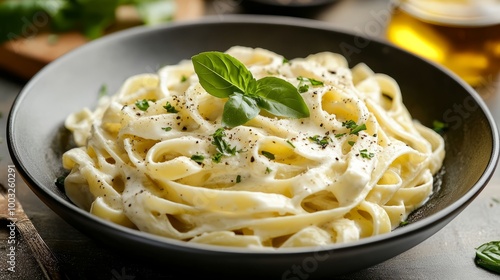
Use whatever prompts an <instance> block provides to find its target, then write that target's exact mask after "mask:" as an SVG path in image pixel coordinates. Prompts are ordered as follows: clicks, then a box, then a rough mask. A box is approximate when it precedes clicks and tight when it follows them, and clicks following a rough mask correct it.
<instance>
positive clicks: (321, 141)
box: [309, 135, 330, 148]
mask: <svg viewBox="0 0 500 280" xmlns="http://www.w3.org/2000/svg"><path fill="white" fill-rule="evenodd" d="M309 140H311V141H313V142H314V143H316V144H318V145H320V146H321V147H323V148H324V147H326V146H327V145H328V142H329V141H330V138H329V137H328V136H323V138H320V136H319V135H314V136H311V137H309Z"/></svg>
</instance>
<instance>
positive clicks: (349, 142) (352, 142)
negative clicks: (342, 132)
mask: <svg viewBox="0 0 500 280" xmlns="http://www.w3.org/2000/svg"><path fill="white" fill-rule="evenodd" d="M354 143H356V142H354V141H347V144H349V145H351V146H354Z"/></svg>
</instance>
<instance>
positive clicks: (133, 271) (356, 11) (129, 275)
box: [0, 0, 500, 280]
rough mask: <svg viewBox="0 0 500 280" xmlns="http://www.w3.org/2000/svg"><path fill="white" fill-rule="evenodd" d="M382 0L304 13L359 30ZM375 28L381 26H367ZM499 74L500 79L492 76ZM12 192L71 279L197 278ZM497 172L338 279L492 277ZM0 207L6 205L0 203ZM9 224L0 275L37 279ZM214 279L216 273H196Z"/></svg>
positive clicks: (499, 112)
mask: <svg viewBox="0 0 500 280" xmlns="http://www.w3.org/2000/svg"><path fill="white" fill-rule="evenodd" d="M240 2H241V1H234V0H231V1H228V0H215V1H207V2H206V5H207V13H212V14H218V15H220V16H221V17H223V16H224V14H227V13H240V12H245V10H242V7H241V5H240V4H241V3H240ZM387 2H388V1H387V0H380V1H377V0H339V1H337V2H336V3H333V4H331V5H328V6H324V7H322V8H321V9H316V10H314V11H312V12H310V13H308V17H311V18H315V19H319V20H324V21H328V22H331V23H332V24H333V25H336V26H339V27H342V28H346V29H349V30H363V28H364V27H365V26H366V24H367V23H368V22H369V21H373V20H376V18H375V16H374V15H376V14H377V11H382V10H383V9H385V8H386V7H387ZM370 35H375V36H382V34H370ZM498 80H500V79H498ZM23 86H24V82H23V81H20V80H17V79H15V78H13V77H12V76H10V75H8V74H6V73H0V112H1V114H2V116H1V118H0V137H1V140H0V183H2V184H4V185H6V184H7V173H8V171H7V169H8V168H7V167H8V165H11V164H12V160H11V159H10V157H9V154H8V150H7V144H6V140H5V139H6V135H5V131H6V122H7V116H8V113H9V109H10V106H11V104H12V102H13V100H14V98H15V97H16V95H17V93H18V92H19V91H20V90H21V89H22V87H23ZM480 92H481V94H482V96H483V98H484V100H485V101H486V103H487V105H488V106H489V108H490V110H491V112H492V114H493V116H494V118H495V120H496V121H497V122H499V123H500V82H496V84H493V85H490V86H488V87H487V88H484V89H481V90H480ZM16 192H17V193H16V195H17V199H18V200H19V201H20V202H21V204H22V205H23V207H24V209H25V211H26V213H27V214H28V216H29V217H30V219H31V221H32V222H33V224H34V225H35V227H36V229H37V230H38V232H39V233H40V235H41V236H42V238H43V239H44V240H45V242H46V243H47V245H48V246H49V247H50V248H51V250H52V251H53V253H54V254H55V255H56V257H57V258H58V259H59V260H60V261H61V264H62V265H63V267H64V268H65V269H66V270H67V271H69V273H70V274H71V275H72V276H73V277H74V278H75V279H115V280H120V279H128V280H132V279H197V278H201V277H200V275H196V274H194V273H195V272H194V271H195V270H196V269H195V268H193V269H192V270H190V271H181V270H179V269H178V268H175V267H169V266H168V264H165V266H164V267H152V266H149V265H148V264H147V263H146V262H142V261H141V260H135V259H134V260H133V259H131V258H129V257H128V256H123V255H118V254H116V253H114V252H113V251H110V250H108V249H107V248H106V247H105V246H103V245H102V244H98V243H96V242H95V241H94V240H92V239H89V238H88V237H87V236H85V235H83V234H82V233H80V232H78V231H77V230H76V229H74V228H73V227H71V226H69V225H68V224H67V223H66V222H65V221H63V220H62V219H61V218H59V216H57V215H56V214H55V213H54V212H52V211H51V210H50V209H49V208H48V207H47V206H45V205H44V204H43V203H42V202H41V201H40V200H39V199H38V198H37V197H36V196H35V195H34V194H33V193H32V192H31V190H30V189H29V188H28V187H27V186H26V185H25V184H24V183H23V182H22V180H21V178H19V177H17V180H16ZM499 201H500V173H499V172H496V173H495V174H494V176H493V178H492V179H491V181H490V182H489V184H488V185H487V187H486V188H485V189H484V190H483V191H482V192H481V194H480V195H479V196H478V197H477V198H476V199H475V200H474V201H473V202H472V203H471V204H470V205H469V206H468V207H467V208H466V209H465V210H464V211H463V212H462V213H461V214H460V215H459V216H458V217H457V218H455V219H454V220H453V221H451V222H450V223H449V224H448V225H447V226H446V227H445V228H443V229H442V230H441V231H439V232H438V233H436V234H435V235H433V236H432V237H430V238H429V239H427V240H425V241H424V242H422V243H420V244H419V245H417V246H416V247H414V248H412V249H410V250H408V251H406V252H405V253H402V254H400V255H399V256H396V257H394V258H392V259H390V260H387V261H385V262H383V263H380V264H378V265H375V266H373V267H370V268H368V269H365V270H362V271H358V272H356V273H352V274H349V275H345V276H343V277H339V278H337V279H498V278H499V277H500V276H499V275H495V274H493V273H490V272H488V271H485V270H483V269H481V268H478V267H476V265H475V264H474V261H473V259H474V254H475V251H474V248H476V247H477V246H479V245H481V244H483V243H485V242H488V241H492V240H500V202H499ZM0 207H6V206H5V205H0ZM8 235H9V232H8V228H7V223H6V222H3V221H2V222H0V279H12V280H17V279H30V280H36V279H43V276H42V272H41V270H40V268H39V267H38V264H37V263H36V261H35V259H34V258H33V256H32V254H31V252H30V250H29V248H28V247H27V244H26V242H25V240H23V239H22V238H21V237H20V236H18V237H17V242H18V246H17V249H16V252H15V253H16V262H17V263H16V266H15V268H16V272H10V271H8V270H6V267H7V265H6V261H7V246H8V243H7V241H8ZM202 277H203V278H208V279H214V278H216V277H217V276H216V275H203V276H202Z"/></svg>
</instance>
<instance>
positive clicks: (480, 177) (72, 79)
mask: <svg viewBox="0 0 500 280" xmlns="http://www.w3.org/2000/svg"><path fill="white" fill-rule="evenodd" d="M233 45H242V46H249V47H263V48H266V49H269V50H272V51H275V52H277V53H279V54H283V55H284V56H285V57H287V58H294V57H302V56H305V55H307V54H310V53H315V52H320V51H333V52H338V53H341V54H343V55H345V56H346V57H347V59H348V61H349V63H350V64H351V65H355V64H356V63H358V62H365V63H366V64H368V65H369V66H370V67H371V68H372V69H373V70H374V71H375V72H381V73H385V74H388V75H390V76H392V77H394V78H395V79H396V80H397V81H398V83H399V84H400V86H401V90H402V93H403V98H404V102H405V104H406V105H407V107H408V108H409V110H410V112H411V113H412V115H413V116H414V117H415V118H416V119H418V120H420V121H421V122H422V123H423V124H424V125H427V126H432V122H433V121H434V120H443V121H445V122H447V123H448V124H449V128H448V130H447V131H446V132H445V133H444V138H445V141H446V153H447V154H446V159H445V161H444V170H445V172H444V174H443V175H442V177H441V178H440V180H439V181H440V188H439V189H438V190H437V192H436V193H435V194H434V195H433V196H432V197H431V199H430V200H429V201H428V203H427V204H425V205H424V206H423V207H421V208H420V209H418V210H417V211H416V212H414V214H413V215H411V217H410V220H409V221H410V223H409V224H408V225H407V226H404V227H401V228H398V229H396V230H394V231H393V232H391V233H388V234H384V235H380V236H376V237H370V238H366V239H363V240H360V241H357V242H353V243H349V244H339V245H332V246H327V247H321V248H315V249H311V248H296V249H287V250H282V251H276V252H256V251H250V250H247V249H241V248H225V247H223V248H221V247H214V246H208V245H200V244H187V243H183V242H181V241H176V240H170V239H167V238H162V237H158V236H153V235H150V234H147V233H143V232H139V231H136V230H132V229H128V228H124V227H121V226H118V225H115V224H112V223H110V222H107V221H104V220H101V219H99V218H97V217H95V216H93V215H91V214H89V213H87V212H85V211H83V210H81V209H79V208H77V207H76V206H75V205H73V204H72V203H71V202H70V201H69V200H68V198H67V197H66V196H65V194H64V193H63V192H62V191H61V190H60V189H59V188H58V187H56V185H55V183H54V182H55V180H56V178H57V177H58V176H60V175H62V174H63V170H62V167H61V160H60V157H61V154H62V153H63V152H64V151H65V149H67V148H68V145H69V143H70V141H69V139H70V137H69V136H68V133H67V132H65V130H64V128H63V121H64V119H65V118H66V116H68V114H70V113H72V112H75V111H77V110H80V109H81V108H82V107H83V106H88V107H94V106H95V105H96V101H97V95H98V93H97V92H98V89H99V88H100V87H101V85H103V84H106V85H107V86H108V88H109V89H110V90H111V91H112V90H116V89H118V87H119V86H120V85H121V83H122V82H123V81H124V80H125V79H126V78H127V77H129V76H132V75H134V74H138V73H144V72H154V71H155V70H157V69H158V68H159V67H161V66H162V65H165V64H174V63H178V62H179V61H180V60H181V59H186V58H190V57H191V56H192V55H194V54H197V53H199V52H202V51H207V50H219V51H225V50H227V49H228V48H229V47H231V46H233ZM8 146H9V149H10V153H11V156H12V158H13V160H14V162H15V164H16V166H17V168H18V170H19V173H20V174H21V175H22V176H23V178H24V179H25V181H26V182H27V184H28V185H29V186H30V188H31V189H32V190H33V191H34V192H35V193H36V195H37V196H39V197H40V199H41V200H43V201H44V202H45V203H46V204H47V205H48V206H49V207H50V208H51V209H52V210H53V211H55V212H56V213H57V214H59V215H60V216H61V217H62V218H64V219H65V220H66V221H67V222H68V223H70V224H71V225H73V226H74V227H76V228H78V229H79V230H81V231H82V232H85V233H86V234H88V235H89V236H91V237H94V238H95V239H96V240H99V241H102V242H103V244H104V243H105V244H107V245H108V246H111V247H112V248H116V249H117V250H124V251H126V252H129V253H132V254H134V255H139V256H143V257H145V258H148V259H150V260H153V259H156V260H162V261H163V262H164V263H165V262H168V263H175V264H182V263H187V264H189V265H190V266H192V267H197V269H206V270H207V271H211V272H228V273H231V272H235V273H238V275H241V274H254V275H266V276H275V277H276V276H277V277H283V278H287V279H288V278H290V279H292V277H299V276H300V277H303V276H304V275H297V274H296V273H297V270H296V269H300V271H301V273H305V274H307V276H324V275H329V276H332V275H339V274H343V273H347V272H351V271H355V270H359V269H362V268H366V267H369V266H371V265H374V264H377V263H380V262H382V261H384V260H387V259H389V258H391V257H394V256H396V255H398V254H400V253H402V252H404V251H406V250H408V249H409V248H411V247H413V246H415V245H417V244H419V243H420V242H422V241H423V240H425V239H426V238H428V237H430V236H431V235H433V234H434V233H436V232H437V231H438V230H440V229H441V228H442V227H444V226H445V225H446V224H447V223H448V222H450V221H451V220H452V219H453V218H454V217H455V216H456V215H458V214H459V213H460V212H461V211H462V210H463V209H464V208H465V207H466V206H467V205H468V204H469V203H470V202H471V201H472V200H473V199H474V197H476V196H477V195H478V193H479V192H480V191H481V190H482V189H483V188H484V187H485V185H486V183H487V182H488V180H489V179H490V177H491V175H492V173H493V171H494V169H495V166H496V164H497V161H498V155H499V140H498V135H497V130H496V125H495V124H494V121H493V119H492V117H491V115H490V113H489V112H488V110H487V108H486V106H485V105H484V103H483V102H482V100H481V98H480V96H479V95H478V94H476V92H475V91H474V90H473V89H472V88H471V87H469V86H468V85H467V84H465V83H464V82H463V81H461V80H460V79H458V78H457V77H456V76H455V75H453V74H451V73H450V72H448V71H446V70H444V69H443V68H441V67H439V66H437V65H434V64H432V63H429V62H428V61H425V60H423V59H421V58H418V57H416V56H414V55H411V54H409V53H408V52H405V51H403V50H401V49H398V48H396V47H393V46H390V45H388V44H386V43H383V42H381V41H377V40H373V39H368V38H361V37H359V36H356V35H353V34H348V33H344V32H341V31H338V30H335V29H332V28H331V27H330V26H328V25H327V24H326V23H320V22H316V21H311V20H304V19H301V20H299V19H292V18H281V17H266V16H234V17H233V16H225V17H224V19H223V20H221V19H220V18H217V17H213V18H205V19H203V20H200V21H196V22H187V23H177V24H170V25H167V26H160V27H154V28H144V27H139V28H135V29H131V30H128V31H124V32H121V33H118V34H115V35H111V36H108V37H105V38H103V39H99V40H97V41H94V42H92V43H89V44H87V45H85V46H84V47H82V48H79V49H78V50H76V51H74V52H72V53H70V54H68V55H66V56H64V57H63V58H61V59H59V60H57V61H56V62H54V63H52V64H50V65H49V66H47V67H46V68H45V69H43V70H42V71H41V72H40V73H39V74H37V75H36V76H35V77H34V78H33V79H32V80H31V81H30V82H29V83H28V84H27V85H26V87H25V88H24V89H23V91H22V92H21V93H20V94H19V96H18V98H17V99H16V101H15V103H14V105H13V107H12V110H11V112H10V115H9V120H8Z"/></svg>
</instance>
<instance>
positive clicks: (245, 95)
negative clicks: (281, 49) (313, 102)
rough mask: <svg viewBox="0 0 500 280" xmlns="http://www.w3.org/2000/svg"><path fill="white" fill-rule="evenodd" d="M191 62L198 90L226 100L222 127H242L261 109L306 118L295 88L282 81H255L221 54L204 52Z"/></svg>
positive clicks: (232, 60) (279, 114)
mask: <svg viewBox="0 0 500 280" xmlns="http://www.w3.org/2000/svg"><path fill="white" fill-rule="evenodd" d="M192 61H193V66H194V70H195V72H196V74H197V75H198V78H199V80H200V84H201V86H202V87H203V88H204V89H205V90H206V91H207V92H208V93H209V94H211V95H213V96H215V97H219V98H228V100H227V102H226V104H224V111H223V112H222V125H224V126H227V127H235V126H238V125H242V124H244V123H246V122H247V121H249V120H251V119H253V118H254V117H255V116H257V115H258V114H259V113H260V110H261V109H264V110H266V111H268V112H269V113H271V114H273V115H275V116H280V117H289V118H305V117H309V109H308V108H307V105H306V103H305V102H304V99H303V98H302V96H301V95H300V93H299V92H298V90H297V88H296V87H295V86H293V85H292V84H291V83H289V82H287V81H285V80H283V79H280V78H276V77H264V78H262V79H259V80H256V79H255V78H254V77H253V75H252V73H251V72H250V70H248V69H247V68H246V67H245V65H244V64H243V63H241V62H240V61H239V60H237V59H236V58H234V57H232V56H231V55H229V54H226V53H221V52H203V53H200V54H197V55H195V56H193V57H192Z"/></svg>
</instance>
